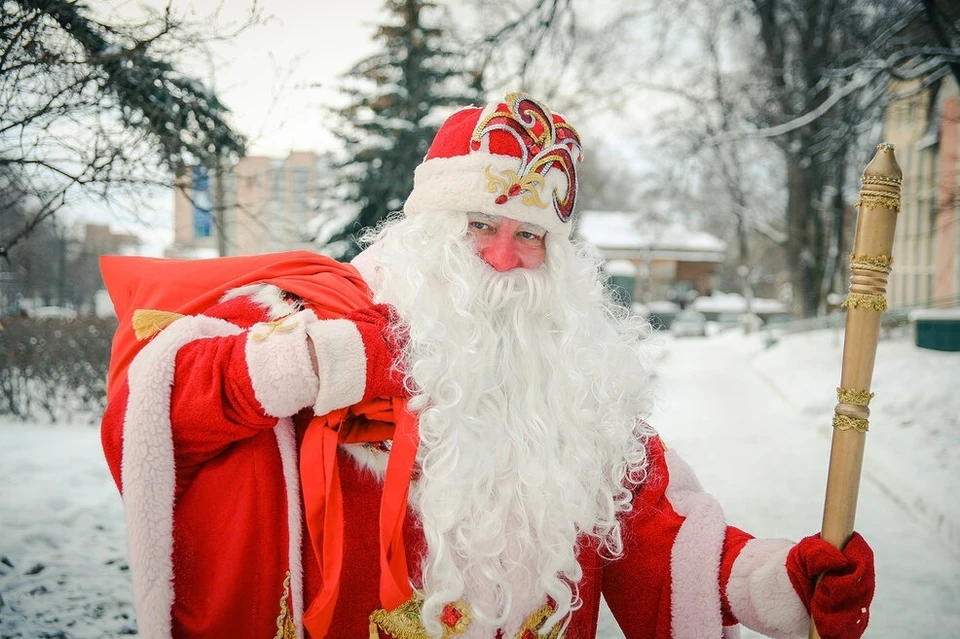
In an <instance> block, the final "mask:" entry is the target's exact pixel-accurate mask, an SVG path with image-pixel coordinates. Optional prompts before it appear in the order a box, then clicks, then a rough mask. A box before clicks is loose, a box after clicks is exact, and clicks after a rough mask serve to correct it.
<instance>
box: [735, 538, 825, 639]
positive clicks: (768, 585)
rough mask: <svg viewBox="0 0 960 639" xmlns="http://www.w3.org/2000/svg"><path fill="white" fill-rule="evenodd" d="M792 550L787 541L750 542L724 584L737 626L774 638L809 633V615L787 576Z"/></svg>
mask: <svg viewBox="0 0 960 639" xmlns="http://www.w3.org/2000/svg"><path fill="white" fill-rule="evenodd" d="M792 547H793V542H792V541H789V540H787V539H751V540H750V541H749V542H747V544H746V545H745V546H744V547H743V550H742V551H740V554H739V556H737V560H736V561H735V562H734V564H733V570H732V571H731V573H730V582H729V583H728V584H727V600H728V601H729V602H730V608H731V610H732V612H733V614H734V615H735V616H736V617H737V619H739V620H740V623H742V624H743V625H745V626H747V627H748V628H752V629H753V630H756V631H757V632H762V633H763V634H764V635H766V636H768V637H772V638H773V639H792V638H794V637H806V636H807V635H808V633H809V630H810V616H809V615H808V614H807V610H806V608H804V606H803V602H802V601H800V597H798V596H797V593H796V591H795V590H794V589H793V585H792V584H791V583H790V577H789V576H787V569H786V561H787V553H788V552H790V548H792ZM761 602H762V605H761Z"/></svg>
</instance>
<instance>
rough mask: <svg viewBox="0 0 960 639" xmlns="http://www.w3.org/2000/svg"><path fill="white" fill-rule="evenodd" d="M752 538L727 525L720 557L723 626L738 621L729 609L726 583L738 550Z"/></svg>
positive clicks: (737, 555) (738, 553) (738, 552)
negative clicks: (725, 539) (725, 537)
mask: <svg viewBox="0 0 960 639" xmlns="http://www.w3.org/2000/svg"><path fill="white" fill-rule="evenodd" d="M753 538H754V537H753V535H751V534H750V533H746V532H744V531H742V530H740V529H739V528H736V527H734V526H727V542H726V543H725V544H724V547H723V555H722V556H721V557H720V613H721V615H722V616H723V625H725V626H732V625H734V624H737V623H740V622H739V621H738V620H737V617H736V616H735V615H734V614H733V611H732V610H731V609H730V601H729V600H728V599H727V584H728V583H729V582H730V575H731V574H732V573H733V564H734V562H736V560H737V557H739V556H740V551H741V550H743V547H744V546H746V545H747V542H748V541H750V540H751V539H753Z"/></svg>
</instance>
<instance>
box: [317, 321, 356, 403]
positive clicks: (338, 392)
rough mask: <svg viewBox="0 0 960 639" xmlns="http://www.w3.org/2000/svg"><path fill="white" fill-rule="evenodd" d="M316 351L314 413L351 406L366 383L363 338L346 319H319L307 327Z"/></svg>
mask: <svg viewBox="0 0 960 639" xmlns="http://www.w3.org/2000/svg"><path fill="white" fill-rule="evenodd" d="M307 334H308V335H309V336H310V339H311V340H313V347H314V349H316V352H317V367H318V369H319V370H318V377H319V378H320V388H319V391H318V392H317V397H316V403H315V404H314V405H313V413H314V414H315V415H326V414H327V413H329V412H330V411H332V410H336V409H338V408H343V407H344V406H353V405H354V404H356V403H358V402H359V401H360V400H362V399H363V392H364V389H365V388H366V386H367V355H366V349H365V348H364V346H363V338H362V337H360V331H358V330H357V326H356V324H354V323H353V322H351V321H350V320H345V319H337V320H323V321H320V322H316V323H313V324H310V325H308V326H307Z"/></svg>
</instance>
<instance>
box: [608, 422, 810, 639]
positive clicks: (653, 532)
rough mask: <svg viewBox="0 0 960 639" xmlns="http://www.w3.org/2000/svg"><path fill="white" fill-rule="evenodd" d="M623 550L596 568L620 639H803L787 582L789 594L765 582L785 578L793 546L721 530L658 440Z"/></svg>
mask: <svg viewBox="0 0 960 639" xmlns="http://www.w3.org/2000/svg"><path fill="white" fill-rule="evenodd" d="M623 541H624V550H623V554H622V555H621V556H620V557H618V558H617V559H615V560H613V561H611V562H610V563H609V564H608V565H607V566H605V567H604V569H603V595H604V598H605V600H606V601H607V604H608V606H609V607H610V610H611V612H612V613H613V615H614V617H615V618H616V620H617V622H618V624H619V625H620V627H621V629H622V630H623V633H624V636H625V637H626V638H627V639H640V638H644V639H650V638H655V639H674V638H677V639H679V638H685V637H720V636H728V635H727V633H729V636H735V633H734V632H733V628H734V627H735V626H736V624H737V623H741V622H742V623H745V625H748V627H751V628H752V629H754V630H758V631H760V632H764V633H765V634H768V635H769V636H772V637H794V636H803V634H802V633H803V632H805V627H806V626H805V625H804V624H803V620H805V619H808V617H806V612H805V610H804V608H803V605H802V603H801V602H800V600H799V598H798V597H796V595H795V594H794V593H793V591H792V588H790V585H789V580H787V581H786V586H787V588H788V589H789V591H788V592H786V591H783V590H782V588H780V586H781V585H782V584H780V583H776V584H775V585H774V586H773V587H772V588H771V583H770V582H771V580H773V581H774V582H777V580H778V579H779V578H780V576H781V575H782V578H783V579H786V570H785V567H784V564H783V561H781V559H782V558H785V556H786V550H787V549H789V547H790V545H791V543H790V542H788V541H786V540H756V539H754V538H753V537H752V536H751V535H749V534H747V533H745V532H743V531H742V530H739V529H737V528H735V527H733V526H728V525H727V524H726V522H725V520H724V517H723V512H722V510H721V508H720V506H719V504H718V503H717V502H716V500H715V499H714V498H713V497H712V496H710V495H709V494H708V493H706V492H704V491H703V489H702V487H701V486H700V484H699V482H698V481H697V479H696V476H695V475H694V473H693V471H692V469H691V468H690V467H689V466H688V465H687V464H686V463H685V462H684V461H683V460H682V459H681V458H680V457H679V456H678V455H677V454H676V452H675V451H672V450H670V451H668V450H666V449H665V447H664V446H663V444H662V442H661V441H660V440H659V438H653V439H651V440H650V442H649V444H648V470H647V478H646V480H645V481H644V483H643V485H642V487H641V488H640V490H639V491H638V492H637V495H636V498H635V500H634V507H633V510H632V511H631V513H630V514H629V515H628V516H627V517H626V518H625V519H624V522H623ZM781 553H782V557H781ZM778 562H779V563H778ZM778 570H779V574H776V573H777V571H778ZM765 572H766V574H764V573H765ZM751 584H753V585H751ZM758 602H759V604H760V608H761V609H763V610H765V611H766V612H767V618H766V619H765V620H761V619H760V617H758V615H757V611H758V608H757V604H758ZM774 602H776V603H774ZM771 604H773V605H771ZM797 613H799V614H800V615H801V616H802V619H798V618H797ZM798 621H799V622H800V623H797V622H798ZM798 629H801V634H799V635H798V634H797V632H796V631H797V630H798Z"/></svg>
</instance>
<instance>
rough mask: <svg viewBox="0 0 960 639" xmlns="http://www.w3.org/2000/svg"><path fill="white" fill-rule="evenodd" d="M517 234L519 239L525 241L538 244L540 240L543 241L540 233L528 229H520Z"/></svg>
mask: <svg viewBox="0 0 960 639" xmlns="http://www.w3.org/2000/svg"><path fill="white" fill-rule="evenodd" d="M517 235H518V236H519V237H520V238H521V239H523V240H526V241H527V242H532V243H536V244H540V243H541V242H543V234H542V233H536V232H534V231H529V230H521V231H518V232H517Z"/></svg>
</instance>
